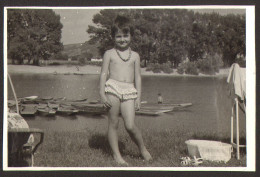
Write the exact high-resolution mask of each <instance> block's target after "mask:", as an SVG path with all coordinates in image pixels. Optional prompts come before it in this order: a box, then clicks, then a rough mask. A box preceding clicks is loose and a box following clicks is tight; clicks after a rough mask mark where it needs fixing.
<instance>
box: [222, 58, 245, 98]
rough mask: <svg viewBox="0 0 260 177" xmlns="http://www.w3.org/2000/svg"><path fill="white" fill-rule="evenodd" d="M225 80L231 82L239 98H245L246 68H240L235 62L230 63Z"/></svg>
mask: <svg viewBox="0 0 260 177" xmlns="http://www.w3.org/2000/svg"><path fill="white" fill-rule="evenodd" d="M227 82H228V83H231V84H233V86H234V90H235V94H236V95H237V96H239V97H240V99H241V100H244V99H245V98H246V69H245V68H240V67H239V65H238V64H237V63H234V64H232V66H231V67H230V70H229V75H228V78H227Z"/></svg>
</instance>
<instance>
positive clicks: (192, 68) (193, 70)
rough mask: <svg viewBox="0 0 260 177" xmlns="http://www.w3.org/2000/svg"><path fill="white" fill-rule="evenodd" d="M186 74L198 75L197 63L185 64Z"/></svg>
mask: <svg viewBox="0 0 260 177" xmlns="http://www.w3.org/2000/svg"><path fill="white" fill-rule="evenodd" d="M185 73H186V74H192V75H198V74H199V72H198V69H197V66H196V63H195V62H187V63H185Z"/></svg>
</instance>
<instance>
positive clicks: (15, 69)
mask: <svg viewBox="0 0 260 177" xmlns="http://www.w3.org/2000/svg"><path fill="white" fill-rule="evenodd" d="M78 68H79V69H77V67H76V66H74V65H71V66H69V65H58V66H33V65H7V71H8V72H9V73H11V74H55V75H58V74H64V75H70V74H71V75H73V74H75V75H86V74H100V71H101V67H100V66H93V65H85V66H79V67H78ZM145 70H146V68H141V75H142V76H174V77H183V76H185V77H187V76H188V77H227V76H228V73H229V68H225V69H220V70H219V72H218V73H216V74H215V75H206V74H201V73H199V75H190V74H178V73H177V69H174V71H173V73H171V74H167V73H153V72H152V71H145Z"/></svg>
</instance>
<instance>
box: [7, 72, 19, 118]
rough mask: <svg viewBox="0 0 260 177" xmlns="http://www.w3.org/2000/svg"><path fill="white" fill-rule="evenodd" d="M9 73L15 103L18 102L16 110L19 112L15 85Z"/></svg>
mask: <svg viewBox="0 0 260 177" xmlns="http://www.w3.org/2000/svg"><path fill="white" fill-rule="evenodd" d="M7 75H8V79H9V82H10V85H11V88H12V91H13V94H14V99H15V104H16V112H17V113H18V114H19V107H18V101H17V97H16V93H15V90H14V85H13V82H12V79H11V77H10V75H9V74H7Z"/></svg>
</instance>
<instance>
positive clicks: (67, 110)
mask: <svg viewBox="0 0 260 177" xmlns="http://www.w3.org/2000/svg"><path fill="white" fill-rule="evenodd" d="M78 112H79V110H77V109H73V108H69V107H59V108H58V109H57V113H60V114H63V115H73V114H76V113H78Z"/></svg>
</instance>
